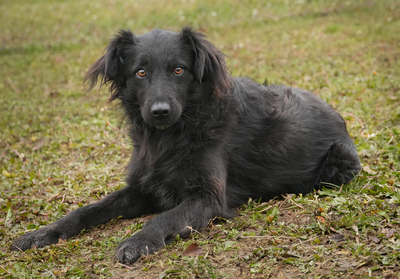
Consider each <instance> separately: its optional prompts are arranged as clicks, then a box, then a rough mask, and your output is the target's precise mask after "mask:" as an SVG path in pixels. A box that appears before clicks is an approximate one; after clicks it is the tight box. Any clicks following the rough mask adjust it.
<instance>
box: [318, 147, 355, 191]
mask: <svg viewBox="0 0 400 279" xmlns="http://www.w3.org/2000/svg"><path fill="white" fill-rule="evenodd" d="M360 170H361V165H360V160H359V158H358V156H357V150H356V147H355V145H354V144H353V143H352V142H344V143H343V142H339V143H335V144H333V145H332V146H331V148H330V149H329V151H328V154H327V156H326V160H325V162H324V164H323V166H322V170H321V177H320V181H321V185H324V182H325V183H329V184H335V185H342V184H347V183H349V182H350V181H351V180H352V179H353V178H354V176H355V175H357V174H358V173H359V172H360Z"/></svg>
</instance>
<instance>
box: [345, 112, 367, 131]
mask: <svg viewBox="0 0 400 279" xmlns="http://www.w3.org/2000/svg"><path fill="white" fill-rule="evenodd" d="M342 115H345V116H346V115H348V116H351V117H354V119H355V120H357V122H358V123H360V125H361V128H362V129H364V124H363V123H362V121H361V119H360V118H358V117H357V116H355V115H354V114H352V113H350V112H342Z"/></svg>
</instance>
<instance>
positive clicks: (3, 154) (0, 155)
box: [0, 146, 9, 160]
mask: <svg viewBox="0 0 400 279" xmlns="http://www.w3.org/2000/svg"><path fill="white" fill-rule="evenodd" d="M8 148H9V147H8V146H6V148H4V149H3V151H1V154H0V160H1V159H3V157H5V154H6V151H7V149H8Z"/></svg>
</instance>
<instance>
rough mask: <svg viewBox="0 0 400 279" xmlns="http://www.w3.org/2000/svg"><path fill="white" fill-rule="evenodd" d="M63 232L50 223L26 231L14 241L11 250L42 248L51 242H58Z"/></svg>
mask: <svg viewBox="0 0 400 279" xmlns="http://www.w3.org/2000/svg"><path fill="white" fill-rule="evenodd" d="M60 238H65V237H62V234H61V233H60V232H58V230H57V229H56V228H55V227H54V226H52V225H48V226H46V227H43V228H41V229H39V230H36V231H33V232H29V233H26V234H24V235H22V236H20V237H18V238H17V239H15V240H14V241H13V244H12V245H11V250H14V251H21V250H22V251H25V250H28V249H31V248H40V247H44V246H47V245H50V244H55V243H58V241H59V239H60Z"/></svg>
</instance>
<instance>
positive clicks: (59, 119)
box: [57, 115, 69, 137]
mask: <svg viewBox="0 0 400 279" xmlns="http://www.w3.org/2000/svg"><path fill="white" fill-rule="evenodd" d="M57 118H58V121H60V123H61V126H62V128H63V130H64V134H65V135H67V136H68V137H69V134H68V131H67V129H66V128H65V125H64V122H63V121H62V119H61V117H60V116H59V115H57Z"/></svg>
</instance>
